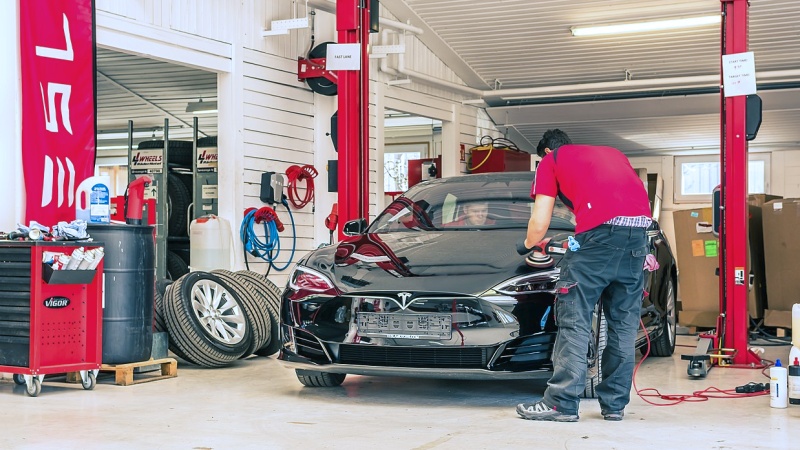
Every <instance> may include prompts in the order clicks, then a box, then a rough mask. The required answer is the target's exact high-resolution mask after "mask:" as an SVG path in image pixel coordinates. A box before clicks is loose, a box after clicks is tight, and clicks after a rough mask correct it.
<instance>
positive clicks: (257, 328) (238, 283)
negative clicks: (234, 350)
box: [211, 269, 271, 358]
mask: <svg viewBox="0 0 800 450" xmlns="http://www.w3.org/2000/svg"><path fill="white" fill-rule="evenodd" d="M211 273H213V274H214V275H217V276H219V277H221V278H222V279H223V280H225V282H226V283H228V284H229V285H230V286H231V288H233V290H234V291H235V292H236V294H237V295H238V296H239V299H240V300H241V302H242V306H243V307H244V310H245V312H246V313H247V320H248V324H249V325H250V329H251V330H252V331H253V340H252V342H253V343H252V345H251V346H250V348H249V349H248V350H247V351H246V352H245V353H244V355H242V357H243V358H244V357H247V356H250V355H252V354H253V353H254V352H255V351H256V350H258V349H260V348H261V347H263V346H264V345H266V343H267V341H268V340H269V338H270V330H271V328H270V318H269V313H268V312H267V311H266V310H265V309H263V307H262V306H261V301H260V299H261V295H260V293H259V292H257V291H256V290H255V289H254V288H253V287H251V286H250V284H249V283H247V282H244V281H242V280H241V279H240V278H238V277H236V276H235V275H234V273H233V272H231V271H229V270H222V269H218V270H212V271H211Z"/></svg>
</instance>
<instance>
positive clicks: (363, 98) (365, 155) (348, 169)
mask: <svg viewBox="0 0 800 450" xmlns="http://www.w3.org/2000/svg"><path fill="white" fill-rule="evenodd" d="M362 3H363V5H362ZM369 4H370V2H369V1H362V0H339V1H338V2H337V3H336V30H337V31H338V33H339V44H356V43H358V44H361V70H343V71H341V72H339V74H338V77H339V79H338V89H339V91H338V94H339V98H338V102H339V120H338V139H339V144H338V150H339V174H338V176H339V181H338V190H339V198H338V203H339V218H340V220H339V239H342V238H344V234H343V233H342V226H343V225H344V224H345V223H346V222H348V221H350V220H354V219H359V218H365V219H366V218H368V215H369V55H368V54H367V45H368V44H369V31H370V30H369V17H370V16H369Z"/></svg>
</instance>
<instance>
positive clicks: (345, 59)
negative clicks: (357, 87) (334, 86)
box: [325, 44, 361, 70]
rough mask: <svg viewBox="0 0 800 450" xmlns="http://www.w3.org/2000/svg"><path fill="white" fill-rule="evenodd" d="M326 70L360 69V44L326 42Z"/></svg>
mask: <svg viewBox="0 0 800 450" xmlns="http://www.w3.org/2000/svg"><path fill="white" fill-rule="evenodd" d="M325 58H326V59H325V69H326V70H359V69H361V44H328V47H327V55H326V56H325Z"/></svg>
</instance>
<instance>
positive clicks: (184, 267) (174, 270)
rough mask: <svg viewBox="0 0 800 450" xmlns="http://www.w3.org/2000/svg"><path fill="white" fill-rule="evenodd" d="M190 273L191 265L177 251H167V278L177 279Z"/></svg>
mask: <svg viewBox="0 0 800 450" xmlns="http://www.w3.org/2000/svg"><path fill="white" fill-rule="evenodd" d="M187 273H189V265H188V264H186V261H184V260H183V258H181V257H180V256H178V254H177V253H175V252H170V251H168V252H167V278H169V279H170V280H173V281H174V280H177V279H178V278H180V277H182V276H184V275H186V274H187Z"/></svg>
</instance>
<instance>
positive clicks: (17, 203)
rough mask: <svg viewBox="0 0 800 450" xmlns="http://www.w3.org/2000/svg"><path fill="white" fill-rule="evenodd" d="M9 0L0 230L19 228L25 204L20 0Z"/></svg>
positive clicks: (3, 25) (1, 52)
mask: <svg viewBox="0 0 800 450" xmlns="http://www.w3.org/2000/svg"><path fill="white" fill-rule="evenodd" d="M6 3H7V4H6V5H5V6H4V8H3V9H4V11H3V14H0V105H2V108H0V136H2V139H3V141H2V144H0V161H2V162H3V163H2V164H0V231H11V230H13V229H15V228H16V224H17V222H21V221H22V216H23V213H24V204H25V203H24V202H25V184H24V180H23V178H22V104H21V101H20V92H21V90H22V88H21V84H20V72H19V63H20V62H19V33H18V28H19V24H18V22H17V15H18V11H17V9H18V6H17V2H16V1H12V2H6Z"/></svg>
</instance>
